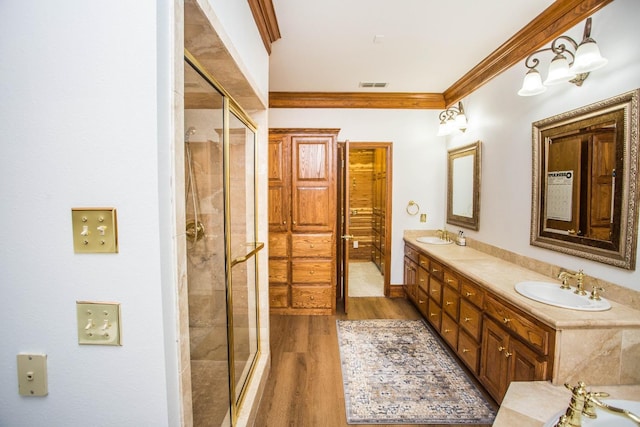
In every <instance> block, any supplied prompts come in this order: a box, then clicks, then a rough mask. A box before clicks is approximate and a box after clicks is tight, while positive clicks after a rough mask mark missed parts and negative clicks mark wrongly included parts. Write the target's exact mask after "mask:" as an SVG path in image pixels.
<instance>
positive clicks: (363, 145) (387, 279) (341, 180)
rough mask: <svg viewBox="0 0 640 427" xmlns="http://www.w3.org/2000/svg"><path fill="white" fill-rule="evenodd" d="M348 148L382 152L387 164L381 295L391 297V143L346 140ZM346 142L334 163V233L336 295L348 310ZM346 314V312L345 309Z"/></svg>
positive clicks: (339, 148)
mask: <svg viewBox="0 0 640 427" xmlns="http://www.w3.org/2000/svg"><path fill="white" fill-rule="evenodd" d="M348 146H349V149H350V150H353V149H384V150H385V162H386V181H385V184H386V185H385V192H386V196H387V197H386V199H385V216H384V221H385V224H384V226H385V236H384V272H383V275H384V296H385V297H387V298H388V297H390V296H392V295H391V235H392V229H391V224H392V209H391V207H392V200H393V197H392V196H393V192H392V189H393V143H392V142H354V141H349V143H348ZM344 149H345V142H338V156H337V164H338V167H337V169H338V174H337V175H338V192H337V193H338V205H337V206H338V209H336V217H337V218H336V222H337V230H338V234H337V235H338V236H339V238H338V239H336V241H337V252H336V253H337V258H338V259H337V261H338V262H337V263H336V265H337V268H336V270H337V275H338V277H337V281H336V286H337V287H338V289H337V292H336V296H337V297H338V300H340V299H342V300H343V301H344V302H345V307H348V301H347V299H348V297H349V296H348V295H347V293H346V292H345V289H344V287H343V282H344V273H345V264H346V263H348V259H345V250H344V246H343V245H344V244H345V243H346V242H347V240H345V239H342V236H344V235H345V233H344V231H345V226H344V222H345V221H346V219H347V217H346V215H345V207H346V201H345V197H344V196H345V184H346V181H345V168H346V167H347V166H348V165H346V164H345V162H344V160H345V153H344ZM345 312H346V310H345Z"/></svg>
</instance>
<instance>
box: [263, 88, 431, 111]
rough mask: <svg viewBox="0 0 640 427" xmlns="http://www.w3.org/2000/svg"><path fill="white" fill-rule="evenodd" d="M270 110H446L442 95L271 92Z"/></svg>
mask: <svg viewBox="0 0 640 427" xmlns="http://www.w3.org/2000/svg"><path fill="white" fill-rule="evenodd" d="M269 108H386V109H405V110H410V109H421V110H430V109H434V110H435V109H442V108H444V97H443V96H442V94H441V93H403V92H375V93H374V92H269Z"/></svg>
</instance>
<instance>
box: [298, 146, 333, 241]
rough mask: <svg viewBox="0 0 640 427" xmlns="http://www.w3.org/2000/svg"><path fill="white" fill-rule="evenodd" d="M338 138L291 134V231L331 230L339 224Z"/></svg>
mask: <svg viewBox="0 0 640 427" xmlns="http://www.w3.org/2000/svg"><path fill="white" fill-rule="evenodd" d="M334 149H335V138H334V137H333V136H329V135H313V136H292V137H291V153H292V162H291V164H292V174H291V178H292V180H291V184H292V194H291V197H292V215H293V219H292V224H291V226H292V228H291V229H292V231H294V232H314V231H321V232H332V231H333V230H334V227H335V223H336V197H335V184H334V173H333V151H334Z"/></svg>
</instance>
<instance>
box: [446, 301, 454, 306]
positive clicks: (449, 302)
mask: <svg viewBox="0 0 640 427" xmlns="http://www.w3.org/2000/svg"><path fill="white" fill-rule="evenodd" d="M444 304H445V305H451V304H453V303H452V302H451V301H445V302H444Z"/></svg>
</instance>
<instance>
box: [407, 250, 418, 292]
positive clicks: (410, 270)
mask: <svg viewBox="0 0 640 427" xmlns="http://www.w3.org/2000/svg"><path fill="white" fill-rule="evenodd" d="M417 280H418V265H417V264H416V263H415V262H413V261H412V260H411V259H410V258H408V257H404V286H405V291H406V292H407V295H408V296H409V298H410V299H411V300H415V299H416V288H417Z"/></svg>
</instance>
